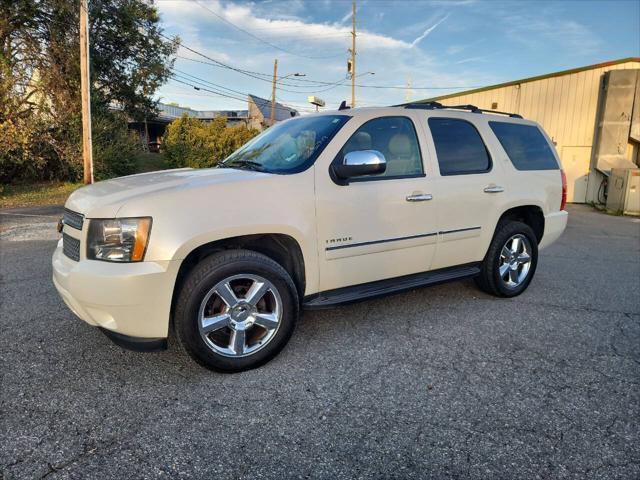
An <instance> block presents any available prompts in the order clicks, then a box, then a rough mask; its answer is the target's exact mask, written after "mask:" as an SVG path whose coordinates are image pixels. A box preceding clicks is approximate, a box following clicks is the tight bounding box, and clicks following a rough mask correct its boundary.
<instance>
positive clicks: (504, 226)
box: [475, 220, 538, 297]
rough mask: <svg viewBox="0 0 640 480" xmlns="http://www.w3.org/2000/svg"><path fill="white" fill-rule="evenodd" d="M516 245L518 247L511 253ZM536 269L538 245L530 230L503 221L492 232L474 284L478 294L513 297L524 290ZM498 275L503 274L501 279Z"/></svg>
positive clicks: (527, 226) (522, 224)
mask: <svg viewBox="0 0 640 480" xmlns="http://www.w3.org/2000/svg"><path fill="white" fill-rule="evenodd" d="M514 239H518V242H515V243H514ZM516 243H518V245H517V247H516V249H515V250H514V249H513V247H514V246H516ZM505 249H506V250H505ZM507 250H508V252H507ZM515 252H518V253H515ZM526 255H528V257H529V261H528V262H526ZM537 265H538V242H537V240H536V236H535V234H534V233H533V230H532V229H531V227H529V225H527V224H525V223H522V222H518V221H512V220H507V221H503V222H500V223H499V224H498V227H497V228H496V233H495V234H494V236H493V240H492V241H491V245H489V250H488V251H487V254H486V256H485V258H484V260H483V262H482V266H481V269H480V274H479V275H478V276H477V277H476V278H475V282H476V285H478V287H479V288H480V289H481V290H483V291H484V292H486V293H489V294H491V295H495V296H497V297H515V296H517V295H520V294H521V293H522V292H524V291H525V290H526V289H527V287H528V286H529V284H530V283H531V280H532V279H533V276H534V274H535V271H536V267H537ZM514 266H515V269H514ZM525 269H526V271H525ZM502 272H504V274H502V275H501V273H502Z"/></svg>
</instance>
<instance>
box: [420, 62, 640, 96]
mask: <svg viewBox="0 0 640 480" xmlns="http://www.w3.org/2000/svg"><path fill="white" fill-rule="evenodd" d="M627 62H638V63H640V57H627V58H621V59H619V60H611V61H609V62H603V63H596V64H594V65H587V66H585V67H578V68H572V69H569V70H561V71H559V72H553V73H547V74H545V75H537V76H535V77H527V78H522V79H520V80H512V81H510V82H505V83H497V84H495V85H489V86H487V87H480V88H475V89H473V90H464V91H462V92H456V93H448V94H446V95H440V96H439V97H431V98H426V99H424V100H417V101H415V102H412V103H425V102H433V101H438V100H445V99H447V98H453V97H459V96H461V95H470V94H472V93H480V92H486V91H487V90H494V89H496V88H503V87H511V86H513V85H519V84H521V83H528V82H535V81H536V80H544V79H546V78H553V77H561V76H563V75H571V74H572V73H579V72H584V71H585V70H593V69H595V68H604V67H610V66H612V65H618V64H620V63H627Z"/></svg>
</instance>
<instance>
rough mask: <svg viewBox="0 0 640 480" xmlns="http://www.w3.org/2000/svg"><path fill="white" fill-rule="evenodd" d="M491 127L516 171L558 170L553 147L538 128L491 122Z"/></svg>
mask: <svg viewBox="0 0 640 480" xmlns="http://www.w3.org/2000/svg"><path fill="white" fill-rule="evenodd" d="M489 127H491V130H493V133H494V134H495V135H496V137H497V138H498V141H499V142H500V144H501V145H502V148H504V150H505V152H507V155H508V156H509V159H510V160H511V163H512V164H513V166H514V167H516V169H518V170H557V169H558V162H557V161H556V157H555V155H554V154H553V151H552V150H551V146H550V145H549V142H547V139H546V138H545V137H544V135H543V134H542V132H541V131H540V129H539V128H538V127H535V126H532V125H520V124H517V123H506V122H489Z"/></svg>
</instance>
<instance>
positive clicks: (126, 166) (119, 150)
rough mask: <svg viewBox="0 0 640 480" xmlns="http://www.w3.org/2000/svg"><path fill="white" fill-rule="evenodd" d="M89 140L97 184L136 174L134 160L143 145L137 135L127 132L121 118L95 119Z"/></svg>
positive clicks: (125, 124) (123, 119)
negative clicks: (105, 180)
mask: <svg viewBox="0 0 640 480" xmlns="http://www.w3.org/2000/svg"><path fill="white" fill-rule="evenodd" d="M92 136H93V169H94V176H95V179H96V180H104V179H107V178H112V177H121V176H123V175H130V174H132V173H136V158H137V156H138V155H139V154H140V152H142V144H141V142H140V138H139V137H138V134H136V133H135V132H133V131H131V130H129V129H128V128H127V122H126V119H125V118H124V117H123V116H119V115H118V116H111V117H99V118H97V119H95V120H94V121H93V122H92Z"/></svg>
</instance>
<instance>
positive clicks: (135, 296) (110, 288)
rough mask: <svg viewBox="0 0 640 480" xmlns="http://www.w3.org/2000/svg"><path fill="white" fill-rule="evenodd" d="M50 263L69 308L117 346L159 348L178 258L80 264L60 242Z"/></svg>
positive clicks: (56, 284)
mask: <svg viewBox="0 0 640 480" xmlns="http://www.w3.org/2000/svg"><path fill="white" fill-rule="evenodd" d="M52 265H53V284H54V285H55V287H56V289H57V290H58V293H59V294H60V296H61V297H62V299H63V300H64V302H65V303H66V304H67V306H68V307H69V308H70V309H71V311H72V312H73V313H75V314H76V315H77V316H78V317H79V318H80V319H81V320H84V321H85V322H86V323H88V324H89V325H92V326H95V327H100V328H101V329H103V331H105V333H108V336H109V337H110V338H111V339H112V340H113V341H114V342H115V343H117V344H118V345H121V346H125V347H126V346H127V345H130V346H134V345H136V344H142V345H143V346H141V347H139V348H136V349H138V350H139V349H140V348H142V349H144V350H149V349H150V348H151V347H153V349H157V348H159V347H160V344H161V343H162V342H159V341H160V340H163V339H166V338H167V336H168V332H169V316H170V310H171V298H172V295H173V287H174V284H175V280H176V277H177V272H178V268H179V262H169V261H167V262H140V263H123V264H117V263H109V262H101V261H95V260H81V261H79V262H76V261H73V260H71V259H70V258H68V257H67V256H65V255H64V253H63V252H62V242H60V243H59V244H58V247H57V248H56V251H55V252H54V254H53V259H52ZM112 334H113V335H112Z"/></svg>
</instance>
